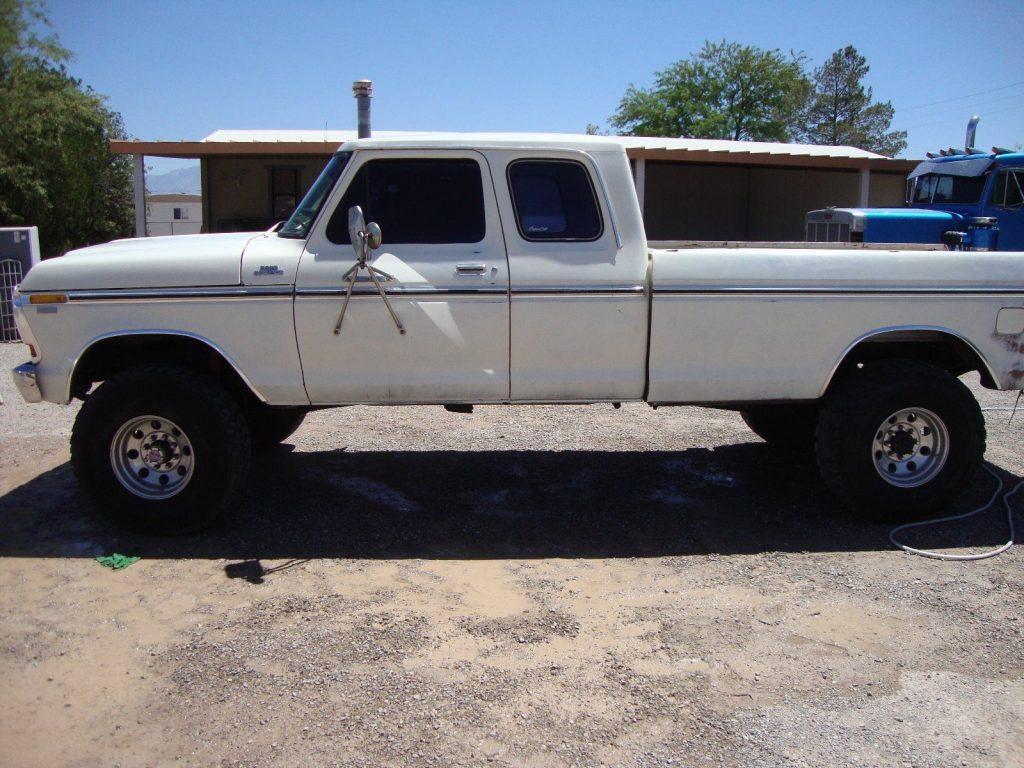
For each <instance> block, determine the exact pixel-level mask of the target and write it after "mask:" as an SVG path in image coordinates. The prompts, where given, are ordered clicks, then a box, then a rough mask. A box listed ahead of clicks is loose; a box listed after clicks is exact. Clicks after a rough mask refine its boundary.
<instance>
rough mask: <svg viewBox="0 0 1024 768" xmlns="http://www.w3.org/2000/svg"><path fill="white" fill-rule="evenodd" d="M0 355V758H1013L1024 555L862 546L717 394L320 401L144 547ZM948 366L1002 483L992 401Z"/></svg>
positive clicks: (1021, 686)
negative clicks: (383, 403)
mask: <svg viewBox="0 0 1024 768" xmlns="http://www.w3.org/2000/svg"><path fill="white" fill-rule="evenodd" d="M25 357H26V355H25V351H24V347H21V346H20V345H0V374H2V378H0V393H2V395H3V398H4V400H5V402H6V405H3V406H0V585H2V588H0V615H2V617H3V618H2V623H0V681H2V686H0V765H3V766H32V767H33V768H35V767H36V766H40V765H43V766H90V767H91V766H97V765H104V766H109V765H120V766H150V765H168V764H175V765H202V766H330V765H339V766H340V765H344V766H382V765H386V766H423V765H431V766H449V765H458V766H462V765H501V766H572V765H579V766H594V765H609V766H612V765H614V766H636V767H640V766H655V765H657V766H662V765H682V766H701V765H715V766H744V767H746V766H800V765H807V766H880V765H885V766H903V765H906V766H961V765H962V766H972V767H973V766H999V767H1003V766H1011V765H1024V680H1022V673H1024V672H1022V670H1024V642H1022V637H1021V633H1022V629H1024V571H1022V568H1021V566H1022V564H1024V550H1022V549H1021V548H1020V547H1015V548H1013V549H1012V550H1011V551H1010V552H1008V553H1007V554H1005V555H1003V556H1002V557H999V558H997V559H995V560H989V561H984V562H980V563H943V562H937V561H932V560H924V559H921V558H915V557H910V556H908V555H904V554H903V553H901V552H898V551H894V550H893V549H892V548H891V547H890V545H889V543H888V539H887V528H886V527H885V526H878V525H867V524H863V523H860V522H857V521H855V520H852V519H850V518H848V517H847V516H845V515H844V514H843V513H842V512H840V511H838V510H837V509H836V505H835V502H834V500H833V498H831V497H830V496H829V494H828V493H827V492H826V491H825V489H824V488H823V487H822V484H821V482H820V481H819V479H818V477H817V475H816V473H815V470H814V467H813V464H812V463H811V462H809V461H808V460H807V459H806V457H805V458H804V459H803V460H801V459H800V458H796V459H794V458H786V457H784V456H780V455H778V454H777V453H776V452H774V451H773V450H771V449H769V447H768V446H767V445H765V444H764V443H763V442H761V441H760V440H759V439H758V438H756V437H755V436H754V435H753V434H751V433H750V432H749V431H747V430H746V428H745V427H744V425H743V423H742V421H741V420H740V418H739V416H737V415H736V414H733V413H728V412H720V411H705V410H700V409H693V408H663V409H660V410H658V411H653V410H651V409H649V408H647V407H646V406H640V405H625V406H623V407H622V409H621V410H613V409H612V408H611V406H604V405H597V406H571V407H570V406H564V407H548V406H534V407H522V408H508V407H497V406H495V407H481V408H478V409H477V410H476V413H475V414H473V415H471V416H469V415H456V414H450V413H447V412H445V411H444V410H442V409H441V408H439V407H409V408H395V409H375V408H348V409H340V410H332V411H323V412H319V413H315V414H313V415H312V416H311V417H310V418H309V419H307V421H306V423H305V425H304V426H303V427H302V428H301V429H300V430H299V431H298V432H297V433H296V434H295V436H294V438H293V439H291V440H290V441H289V444H288V445H285V446H282V447H281V448H280V449H278V450H275V451H272V452H268V453H265V454H262V455H260V456H259V457H258V459H257V461H256V471H255V473H254V476H253V479H252V487H251V492H250V493H249V495H248V498H247V500H246V503H245V504H244V506H243V508H242V509H241V510H239V512H238V513H236V514H235V516H234V517H233V518H232V519H230V520H226V521H224V522H223V523H222V524H221V525H219V526H218V527H217V528H216V529H215V530H212V531H208V532H206V533H203V534H201V535H195V536H189V537H182V538H170V539H150V538H143V537H137V536H129V535H126V534H123V533H120V532H118V531H117V530H114V529H113V528H111V527H109V526H107V525H106V524H105V523H103V522H102V521H100V520H99V519H98V518H97V517H96V515H95V513H94V512H93V510H91V509H90V507H89V505H88V504H87V503H86V502H85V501H84V500H83V498H82V497H81V496H80V495H79V493H78V490H77V487H76V485H75V482H74V479H73V477H72V473H71V471H70V468H69V466H68V463H67V462H68V450H67V439H68V435H69V432H70V427H71V423H72V419H73V417H74V414H75V408H73V407H68V408H63V407H59V406H52V405H41V406H32V407H29V406H26V405H24V404H23V403H22V402H21V400H20V398H19V397H18V395H17V393H16V392H15V391H14V389H13V386H12V385H11V384H10V381H9V377H8V376H7V374H6V369H8V368H10V367H13V366H14V365H16V364H17V363H19V362H21V361H22V360H23V359H25ZM970 384H971V386H972V388H973V389H974V391H975V393H976V394H977V395H978V397H979V398H980V399H981V401H982V403H983V405H984V407H985V408H986V409H987V410H986V417H987V421H988V429H989V451H988V459H989V460H990V462H991V463H992V465H993V466H994V467H995V468H996V469H997V471H999V472H1000V473H1001V474H1002V475H1003V476H1004V477H1005V478H1006V480H1007V481H1008V482H1016V481H1017V480H1019V479H1020V477H1022V476H1024V455H1022V454H1024V452H1022V444H1024V440H1022V437H1024V413H1019V414H1017V416H1016V418H1015V419H1014V421H1013V422H1012V424H1010V425H1008V424H1007V419H1008V417H1009V415H1010V413H1009V409H1010V407H1011V406H1012V404H1013V395H1010V394H1008V393H998V392H989V391H987V390H984V389H981V388H980V387H978V386H977V383H976V381H975V380H974V379H970ZM992 486H993V481H992V479H991V478H990V477H988V476H987V475H982V476H979V477H978V479H977V481H976V483H975V485H974V487H973V488H972V490H971V492H970V494H969V497H968V498H964V499H962V500H961V501H960V502H958V503H957V505H956V509H958V510H965V509H969V508H970V507H971V506H972V505H976V504H978V503H981V501H983V500H984V499H985V498H986V497H987V495H988V494H990V493H991V489H992ZM1020 505H1021V502H1020V501H1018V506H1020ZM1018 519H1019V518H1018ZM1004 526H1005V520H1003V518H1002V516H1001V514H1000V512H999V511H993V512H992V513H990V514H986V515H984V516H983V517H982V518H980V519H975V520H973V521H971V522H970V524H969V525H963V526H956V525H952V526H949V527H946V528H944V529H941V530H933V531H929V532H927V533H924V534H921V535H919V536H917V538H916V539H915V542H916V544H918V545H920V546H940V547H943V546H965V545H971V546H979V547H981V546H987V545H992V544H996V543H999V542H1000V541H1002V540H1003V539H1004V538H1005V535H1006V531H1005V528H1004ZM1020 528H1022V529H1024V524H1022V525H1020ZM113 552H120V553H123V554H128V555H139V556H141V558H142V559H141V560H140V561H139V562H138V563H136V564H135V565H132V566H131V567H129V568H127V569H125V570H123V571H117V572H114V571H110V570H108V569H105V568H103V567H101V566H100V565H99V564H97V563H96V562H95V560H94V559H93V558H94V556H96V555H99V554H110V553H113Z"/></svg>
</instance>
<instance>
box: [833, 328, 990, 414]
mask: <svg viewBox="0 0 1024 768" xmlns="http://www.w3.org/2000/svg"><path fill="white" fill-rule="evenodd" d="M895 358H902V359H910V360H919V361H921V362H926V363H931V364H933V365H937V366H938V367H940V368H944V369H945V370H947V371H949V372H950V373H951V374H953V375H955V376H960V375H961V374H964V373H967V372H968V371H977V372H978V373H979V374H980V375H981V382H982V384H983V385H984V386H985V387H987V388H990V389H996V388H998V387H997V385H996V382H997V381H998V377H997V376H996V375H995V372H994V371H993V369H992V367H991V365H989V363H988V361H987V360H986V359H985V357H984V355H982V353H981V351H980V350H979V349H978V347H977V346H976V345H975V344H974V343H973V342H972V341H971V340H970V339H968V338H967V337H966V336H964V335H963V334H961V333H959V332H957V331H954V330H953V329H951V328H946V327H944V326H937V325H900V326H888V327H885V328H876V329H875V330H872V331H868V332H867V333H864V334H862V335H861V336H858V337H857V338H856V339H854V340H853V341H852V342H850V344H848V345H847V347H846V349H844V350H843V352H842V354H841V355H839V357H838V358H837V360H836V362H835V363H834V364H833V366H832V369H831V370H830V371H829V374H828V377H827V378H826V379H825V382H824V384H823V385H822V387H821V391H820V392H819V397H821V396H824V395H825V394H826V393H827V392H828V391H829V389H830V388H831V387H832V386H833V385H834V384H835V382H836V381H838V380H839V379H840V378H842V376H843V375H844V374H846V373H847V372H849V371H850V370H851V369H853V368H855V367H858V366H860V365H862V364H863V363H866V362H872V361H875V360H886V359H895Z"/></svg>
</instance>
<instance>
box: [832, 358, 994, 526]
mask: <svg viewBox="0 0 1024 768" xmlns="http://www.w3.org/2000/svg"><path fill="white" fill-rule="evenodd" d="M815 442H816V447H817V456H818V466H819V467H820V469H821V474H822V476H823V477H824V479H825V482H826V483H827V484H828V485H829V486H830V487H831V488H832V490H833V491H834V492H835V493H836V495H837V496H838V497H839V499H840V500H841V501H842V502H843V503H844V504H845V505H846V506H848V507H850V508H851V509H853V510H854V511H855V512H857V513H858V514H860V515H862V516H864V517H867V518H870V519H874V520H880V521H885V522H905V521H911V520H920V519H923V518H925V517H928V516H929V513H931V512H933V511H934V510H935V509H938V508H940V507H944V506H947V505H949V504H950V503H951V502H952V501H953V500H954V499H956V498H957V497H958V496H959V495H960V494H961V493H963V491H964V490H965V489H966V488H967V486H968V485H969V484H970V482H971V480H972V479H973V477H974V475H975V473H976V472H977V470H978V468H979V467H980V466H981V462H982V458H983V456H984V454H985V421H984V418H983V416H982V413H981V408H980V407H979V406H978V403H977V401H976V400H975V399H974V396H973V395H972V394H971V392H970V390H969V389H967V387H965V386H964V385H963V383H962V382H960V381H959V380H958V379H957V378H955V377H954V376H952V375H951V374H949V373H948V372H947V371H945V370H942V369H941V368H936V367H935V366H932V365H927V364H925V363H919V362H916V361H911V360H889V361H880V362H877V363H872V364H870V365H868V366H867V367H865V368H863V369H860V370H856V371H853V372H851V374H850V375H849V377H848V378H847V379H846V380H844V381H842V382H840V383H839V384H838V385H837V386H836V388H835V389H834V391H832V392H831V393H829V395H828V396H827V397H826V398H825V402H824V405H823V407H822V411H821V416H820V418H819V420H818V428H817V433H816V436H815Z"/></svg>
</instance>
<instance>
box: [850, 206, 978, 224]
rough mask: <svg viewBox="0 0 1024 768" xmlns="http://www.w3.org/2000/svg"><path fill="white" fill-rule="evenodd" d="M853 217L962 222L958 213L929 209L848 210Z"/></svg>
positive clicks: (929, 222) (934, 222) (925, 222)
mask: <svg viewBox="0 0 1024 768" xmlns="http://www.w3.org/2000/svg"><path fill="white" fill-rule="evenodd" d="M849 210H850V211H851V212H853V214H854V215H855V216H862V217H863V218H865V219H867V220H868V221H888V220H892V219H898V220H899V221H904V222H914V223H917V222H919V223H921V224H928V225H929V226H930V225H932V224H936V223H939V222H941V223H945V224H954V223H956V222H959V221H963V218H964V217H963V216H961V215H960V214H959V213H950V212H949V211H934V210H931V209H929V208H850V209H849Z"/></svg>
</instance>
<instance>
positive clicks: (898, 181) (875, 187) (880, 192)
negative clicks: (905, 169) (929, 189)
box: [868, 172, 907, 208]
mask: <svg viewBox="0 0 1024 768" xmlns="http://www.w3.org/2000/svg"><path fill="white" fill-rule="evenodd" d="M906 194H907V177H906V174H903V173H878V172H876V173H872V174H871V191H870V193H869V194H868V204H869V205H870V206H871V207H872V208H902V207H903V206H904V198H905V197H906Z"/></svg>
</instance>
